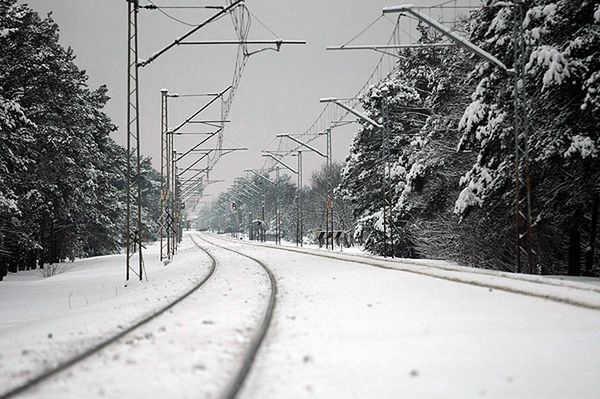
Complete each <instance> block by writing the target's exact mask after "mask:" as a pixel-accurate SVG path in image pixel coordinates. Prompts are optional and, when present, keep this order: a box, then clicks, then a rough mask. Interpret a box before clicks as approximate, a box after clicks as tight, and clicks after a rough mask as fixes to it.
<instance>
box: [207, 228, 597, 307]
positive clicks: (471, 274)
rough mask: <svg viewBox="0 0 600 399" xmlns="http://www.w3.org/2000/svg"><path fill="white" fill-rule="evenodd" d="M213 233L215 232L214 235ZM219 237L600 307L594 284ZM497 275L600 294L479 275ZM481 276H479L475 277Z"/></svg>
mask: <svg viewBox="0 0 600 399" xmlns="http://www.w3.org/2000/svg"><path fill="white" fill-rule="evenodd" d="M213 236H214V235H213ZM219 238H221V239H223V240H227V241H231V242H237V243H243V244H246V245H252V246H256V247H267V248H272V249H278V250H281V251H288V252H295V253H300V254H305V255H312V256H318V257H323V258H329V259H336V260H342V261H347V262H352V263H359V264H363V265H367V266H372V267H376V268H380V269H386V270H392V271H399V272H406V273H412V274H418V275H422V276H427V277H433V278H437V279H442V280H447V281H452V282H455V283H461V284H467V285H472V286H477V287H482V288H489V289H495V290H499V291H505V292H510V293H513V294H519V295H525V296H530V297H535V298H541V299H546V300H549V301H553V302H558V303H563V304H567V305H571V306H576V307H581V308H586V309H592V310H600V289H597V288H595V287H582V286H578V285H574V284H569V283H564V282H555V281H552V280H550V279H545V280H541V279H536V278H535V276H531V277H528V276H523V275H519V276H516V275H512V274H508V273H502V274H497V273H494V272H491V271H487V270H483V269H473V270H459V269H455V268H450V267H443V266H437V265H424V264H422V263H418V262H411V261H410V260H408V261H407V260H402V261H398V260H390V259H375V258H373V257H369V256H362V255H344V254H339V253H330V252H323V253H321V252H322V251H317V250H310V249H308V250H307V249H305V248H302V249H300V248H294V247H286V246H278V245H270V244H263V243H255V242H250V241H240V240H234V239H231V238H229V237H223V236H219ZM415 266H418V267H419V269H416V268H415ZM486 277H489V278H497V279H498V280H511V281H519V282H524V283H528V284H532V285H534V286H546V287H547V288H548V289H564V288H568V289H569V290H574V291H576V292H577V291H579V292H580V293H593V294H594V295H596V294H599V296H598V298H597V300H594V301H588V300H585V299H580V298H578V297H569V296H564V295H560V294H554V293H544V292H538V291H536V290H531V289H527V288H519V287H513V286H510V284H502V283H500V282H493V281H482V280H481V278H486ZM477 278H480V279H477Z"/></svg>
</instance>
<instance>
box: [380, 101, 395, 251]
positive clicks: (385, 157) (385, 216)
mask: <svg viewBox="0 0 600 399" xmlns="http://www.w3.org/2000/svg"><path fill="white" fill-rule="evenodd" d="M382 93H383V94H382V98H381V111H382V119H383V129H382V130H383V132H382V133H383V143H382V146H383V254H384V256H387V253H388V237H387V231H388V229H389V230H390V236H392V232H391V230H392V228H391V225H390V223H389V221H390V220H389V219H391V215H390V214H391V209H390V210H389V211H388V204H389V201H388V186H389V182H388V172H389V158H390V138H389V132H388V123H387V122H388V115H387V113H388V109H387V90H382ZM388 217H389V219H388ZM393 252H394V240H393V239H392V254H393ZM392 256H393V255H392Z"/></svg>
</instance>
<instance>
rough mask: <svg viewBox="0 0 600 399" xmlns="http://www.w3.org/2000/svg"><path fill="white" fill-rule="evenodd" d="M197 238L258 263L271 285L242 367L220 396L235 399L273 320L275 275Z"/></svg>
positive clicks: (275, 291) (224, 398) (242, 254)
mask: <svg viewBox="0 0 600 399" xmlns="http://www.w3.org/2000/svg"><path fill="white" fill-rule="evenodd" d="M198 238H200V239H201V240H203V241H205V242H207V243H209V244H211V245H214V246H216V247H218V248H221V249H224V250H227V251H230V252H233V253H236V254H238V255H240V256H243V257H245V258H248V259H251V260H253V261H254V262H256V263H258V264H259V265H260V266H261V267H262V268H263V269H264V271H265V272H266V273H267V275H268V276H269V281H270V285H271V295H270V296H269V302H268V304H267V309H266V310H265V314H264V316H263V319H262V321H261V323H260V326H259V329H258V332H257V333H256V335H255V336H254V339H253V340H252V341H251V342H250V348H249V349H248V351H247V352H246V355H245V356H244V359H243V361H242V365H241V367H240V369H239V371H238V372H237V374H236V375H235V377H234V378H233V381H232V382H231V384H230V385H229V387H228V388H227V389H226V390H225V392H224V394H223V395H222V396H221V398H223V399H234V398H235V397H237V395H238V393H239V392H240V390H241V388H242V386H243V385H244V381H245V380H246V378H247V377H248V374H249V373H250V369H251V368H252V364H253V363H254V360H255V359H256V355H257V354H258V351H259V349H260V347H261V345H262V343H263V341H264V339H265V337H266V335H267V332H268V330H269V326H270V325H271V320H272V319H273V314H274V313H275V302H276V300H277V282H276V280H275V275H273V273H272V272H271V270H270V269H269V267H268V266H267V265H266V264H265V263H264V262H262V261H260V260H258V259H256V258H254V257H252V256H249V255H246V254H244V253H242V252H239V251H236V250H235V249H231V248H230V247H227V246H222V245H218V244H215V243H214V242H211V241H209V240H207V239H206V238H204V237H201V236H198Z"/></svg>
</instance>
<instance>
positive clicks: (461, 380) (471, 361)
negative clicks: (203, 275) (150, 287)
mask: <svg viewBox="0 0 600 399" xmlns="http://www.w3.org/2000/svg"><path fill="white" fill-rule="evenodd" d="M230 245H231V246H235V247H238V248H239V249H242V250H243V252H246V253H248V254H251V255H252V256H255V257H257V258H259V259H263V260H265V261H266V262H267V263H268V264H269V265H270V267H271V268H272V269H273V271H274V273H275V274H276V275H277V276H278V284H279V286H280V298H279V301H278V308H277V318H276V322H275V323H274V325H273V326H272V330H271V332H270V335H269V336H268V338H267V341H266V344H265V347H264V348H263V351H262V352H261V353H260V354H259V358H258V361H257V363H256V364H255V367H254V369H253V371H252V373H251V375H250V378H249V380H248V381H247V384H246V386H245V389H244V390H243V392H242V395H241V397H243V398H280V397H290V398H301V397H306V398H311V397H319V398H398V397H407V398H438V397H439V398H442V397H443V398H470V397H481V396H485V397H494V398H507V397H519V398H565V397H577V398H596V397H598V392H600V378H599V377H600V312H599V311H597V310H591V309H586V308H580V307H577V306H572V305H566V304H563V303H557V302H554V301H549V300H544V299H540V298H536V297H531V296H527V295H521V294H515V293H508V292H503V291H499V290H495V289H490V288H486V287H480V286H473V285H469V284H464V283H456V282H450V281H447V280H443V279H440V278H431V277H428V276H423V275H418V274H414V273H406V272H401V271H400V272H399V271H394V270H385V269H378V268H373V267H370V266H364V265H360V264H357V263H355V262H352V263H350V262H346V261H341V260H334V259H327V258H320V257H315V256H311V255H301V254H298V253H295V254H294V253H290V252H287V251H282V250H279V249H269V248H264V247H257V246H251V245H247V244H244V243H241V242H236V243H233V242H230ZM381 262H384V263H387V264H388V265H390V266H393V267H396V266H398V265H397V262H393V261H392V262H386V261H384V260H381ZM394 263H396V265H394ZM409 266H410V265H404V266H403V267H409ZM461 273H462V274H465V272H464V271H461ZM479 274H480V273H472V275H470V276H463V277H468V278H472V279H475V280H476V279H477V278H478V275H479ZM484 278H485V279H489V278H490V277H489V276H484ZM496 280H498V279H497V278H496ZM511 281H512V283H511V282H503V284H514V285H516V286H521V285H522V284H523V283H522V281H518V280H514V279H512V280H511ZM494 283H498V281H495V282H494ZM530 286H532V287H534V288H532V289H535V287H537V286H539V284H536V283H531V284H530ZM562 290H563V292H562V294H565V295H566V291H569V290H571V289H570V288H568V287H563V288H562ZM573 291H575V293H574V295H579V294H578V291H577V290H575V289H573ZM589 295H590V296H592V295H593V294H589ZM596 295H597V294H596ZM587 299H590V298H587Z"/></svg>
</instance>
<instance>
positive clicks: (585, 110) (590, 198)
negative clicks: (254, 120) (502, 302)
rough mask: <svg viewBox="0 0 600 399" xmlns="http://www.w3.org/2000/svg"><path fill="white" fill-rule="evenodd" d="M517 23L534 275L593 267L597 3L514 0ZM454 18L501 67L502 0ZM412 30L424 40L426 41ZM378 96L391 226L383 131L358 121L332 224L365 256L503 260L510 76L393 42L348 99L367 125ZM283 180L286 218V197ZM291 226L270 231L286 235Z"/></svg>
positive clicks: (506, 47)
mask: <svg viewBox="0 0 600 399" xmlns="http://www.w3.org/2000/svg"><path fill="white" fill-rule="evenodd" d="M523 26H524V31H525V42H526V46H527V49H528V54H529V58H528V59H527V65H526V75H527V80H526V91H527V103H526V108H527V117H528V123H529V151H530V152H529V153H530V159H531V163H530V176H531V182H532V209H533V217H532V221H533V223H532V225H533V233H534V234H533V236H534V240H533V250H534V257H535V263H536V265H537V268H538V270H536V272H541V273H544V274H566V273H568V274H573V275H581V274H585V275H600V267H599V265H598V261H597V256H596V253H595V249H596V248H597V246H598V235H597V223H598V206H599V203H598V201H599V195H600V161H599V158H598V156H599V153H598V146H599V145H600V129H599V126H600V4H599V2H598V1H597V0H595V1H593V0H560V1H550V0H534V1H528V2H527V10H526V14H525V20H524V23H523ZM461 28H463V29H464V30H467V31H468V34H469V36H470V40H471V41H472V42H473V43H475V44H477V45H478V46H480V47H481V48H483V49H484V50H486V51H487V52H489V53H490V54H492V55H494V56H495V57H497V58H498V59H499V60H500V61H502V62H503V63H504V64H505V65H508V66H512V65H513V42H512V35H513V8H512V2H502V3H498V4H497V5H495V6H492V2H491V1H487V2H485V4H484V7H482V8H481V9H480V10H478V11H476V12H474V14H473V19H472V20H471V21H470V22H469V23H468V25H466V26H462V27H461ZM421 32H422V38H421V41H422V43H424V44H427V43H436V42H439V40H440V37H439V35H436V34H434V33H433V32H432V31H430V30H428V29H426V28H424V27H421ZM384 104H385V105H386V110H387V112H386V114H387V122H388V126H389V129H390V136H389V151H390V153H391V156H390V157H389V165H388V173H389V176H390V180H391V192H390V193H389V194H388V199H389V202H390V203H391V220H392V223H391V224H392V225H393V234H390V228H389V226H388V227H387V229H385V223H384V220H383V217H384V210H383V206H382V204H383V194H382V187H383V177H384V168H385V164H384V162H383V159H384V157H383V154H384V151H383V148H384V131H383V129H380V128H376V127H374V126H373V125H370V124H368V123H367V122H365V121H361V120H359V121H358V122H359V123H360V128H359V130H358V131H357V133H356V135H355V137H354V139H353V141H352V144H351V147H350V151H349V155H348V157H347V159H346V162H345V164H344V165H343V168H342V170H341V171H340V174H339V178H338V179H337V180H335V182H334V183H335V185H336V187H337V188H336V190H335V195H336V201H345V202H346V204H347V206H348V207H349V209H351V210H352V211H353V216H354V217H353V218H352V217H349V216H348V215H347V214H346V215H343V216H342V218H341V220H340V219H339V218H338V219H337V221H336V226H339V225H341V224H342V223H345V225H346V226H347V225H349V224H351V225H352V227H353V231H354V236H355V238H356V239H357V240H360V241H361V242H363V243H364V245H365V248H366V249H367V250H369V251H371V252H372V253H375V254H380V255H388V256H389V255H395V256H402V257H413V258H438V259H448V260H455V261H458V262H459V263H461V264H465V265H471V266H474V267H480V268H490V269H499V270H506V271H516V269H515V253H516V231H515V150H514V148H515V141H514V140H515V139H514V134H513V132H514V130H513V129H514V112H513V76H512V75H511V74H509V73H506V71H502V70H501V69H499V68H497V67H495V66H493V65H491V64H490V63H489V62H487V61H485V60H482V59H481V58H478V57H477V56H475V55H474V54H472V53H470V52H468V51H467V50H465V49H463V48H461V47H458V46H454V47H436V48H420V49H405V50H402V51H401V52H400V61H398V65H397V68H396V69H395V71H394V72H393V73H392V74H391V75H389V76H388V77H387V78H385V79H384V80H382V81H381V82H379V83H378V84H376V85H373V86H372V87H370V88H369V90H368V92H367V93H366V94H365V95H364V96H363V97H362V107H363V109H364V110H365V111H366V113H367V115H368V116H369V117H370V118H371V119H374V120H376V121H379V122H380V123H382V122H383V114H382V110H383V108H384ZM257 182H258V180H257ZM289 185H290V187H289V191H290V192H289V193H288V194H287V195H288V197H289V198H288V202H287V203H286V204H287V205H286V206H288V207H290V210H289V211H288V214H290V215H292V214H294V213H295V211H294V209H295V208H294V207H295V205H294V203H295V202H294V201H295V198H296V196H297V194H295V193H294V192H293V191H294V187H293V185H292V184H291V183H290V184H289ZM233 190H234V191H235V190H236V188H235V187H234V188H233ZM313 190H315V186H314V185H312V183H311V185H310V186H309V187H307V188H303V191H307V193H305V194H304V195H303V196H304V198H307V199H309V200H308V201H307V202H308V205H307V206H309V207H310V206H312V205H311V204H313V203H314V204H318V205H315V206H316V207H317V208H319V209H323V204H324V200H323V198H319V197H318V196H311V195H310V194H308V192H311V191H313ZM311 198H312V201H311V200H310V199H311ZM228 201H229V200H228V199H227V196H222V197H219V199H218V200H217V201H216V203H214V204H213V209H219V211H218V212H222V213H224V214H222V215H215V212H213V213H212V216H210V215H209V217H212V218H213V219H212V220H224V221H227V220H232V219H231V211H230V210H228V208H227V207H226V206H221V205H222V204H221V203H222V202H228ZM268 203H269V201H267V204H268ZM268 216H269V221H270V224H269V226H271V227H272V220H273V219H272V218H273V215H272V214H271V213H268ZM214 223H216V222H214ZM220 223H224V222H220ZM228 223H231V222H228ZM229 228H230V229H231V228H234V226H232V225H230V226H229ZM322 228H323V219H322V218H321V219H319V220H315V219H313V220H307V223H306V225H305V231H306V232H307V233H310V232H314V231H315V230H317V229H322ZM293 229H294V225H293V224H289V227H288V228H287V229H286V231H285V232H284V234H287V236H288V237H293V235H294V233H293V231H294V230H293ZM392 236H393V237H392ZM392 238H393V239H394V245H393V246H391V245H385V243H386V242H387V243H390V240H391V239H392Z"/></svg>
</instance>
